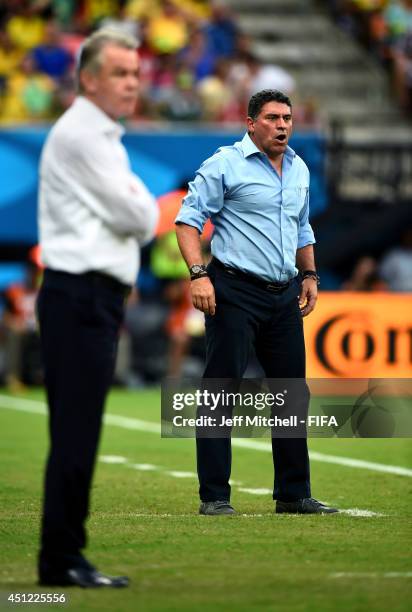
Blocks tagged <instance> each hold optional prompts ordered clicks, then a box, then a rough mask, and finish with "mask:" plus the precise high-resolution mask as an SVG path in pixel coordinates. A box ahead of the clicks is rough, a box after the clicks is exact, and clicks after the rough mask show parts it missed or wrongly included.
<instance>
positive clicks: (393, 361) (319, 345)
mask: <svg viewBox="0 0 412 612" xmlns="http://www.w3.org/2000/svg"><path fill="white" fill-rule="evenodd" d="M305 336H306V348H307V354H308V355H307V362H308V375H309V376H310V377H325V376H326V377H329V376H331V377H336V376H337V377H346V378H362V377H392V378H398V377H399V378H402V377H410V376H412V295H410V294H405V295H400V294H396V295H393V294H386V293H376V294H357V293H356V294H355V293H330V292H327V293H321V294H320V297H319V301H318V305H317V307H316V310H315V311H314V313H313V314H312V315H310V316H309V317H308V319H307V320H306V321H305Z"/></svg>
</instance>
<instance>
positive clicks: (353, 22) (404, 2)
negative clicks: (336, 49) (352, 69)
mask: <svg viewBox="0 0 412 612" xmlns="http://www.w3.org/2000/svg"><path fill="white" fill-rule="evenodd" d="M330 4H331V5H332V6H333V11H334V15H335V19H336V20H337V22H338V23H339V24H340V25H341V27H342V28H344V29H345V30H346V31H347V32H349V33H350V34H351V35H352V36H354V37H355V38H357V39H358V40H359V41H360V42H362V44H364V45H365V46H366V47H367V48H368V49H369V50H370V51H372V52H373V53H374V54H375V55H376V57H377V58H378V59H379V60H380V61H381V62H382V64H383V65H384V66H385V67H386V68H387V69H388V70H389V71H390V73H391V77H392V81H393V90H394V92H395V94H396V96H397V98H398V100H399V103H400V105H401V107H402V108H403V109H404V110H405V112H406V113H407V114H409V115H410V113H411V112H412V0H332V2H331V3H330Z"/></svg>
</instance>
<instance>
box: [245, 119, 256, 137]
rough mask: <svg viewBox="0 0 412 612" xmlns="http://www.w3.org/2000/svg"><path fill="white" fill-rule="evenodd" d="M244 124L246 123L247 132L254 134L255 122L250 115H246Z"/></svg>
mask: <svg viewBox="0 0 412 612" xmlns="http://www.w3.org/2000/svg"><path fill="white" fill-rule="evenodd" d="M246 124H247V131H248V133H249V134H254V132H255V127H254V126H255V122H254V120H253V119H252V117H248V118H247V119H246Z"/></svg>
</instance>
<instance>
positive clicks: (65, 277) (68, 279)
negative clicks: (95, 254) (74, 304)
mask: <svg viewBox="0 0 412 612" xmlns="http://www.w3.org/2000/svg"><path fill="white" fill-rule="evenodd" d="M43 282H44V285H45V286H50V287H55V288H59V287H61V288H62V289H67V288H68V287H72V288H73V289H79V290H82V289H87V288H90V287H102V288H103V289H108V290H109V291H112V292H113V293H117V294H119V295H122V296H123V297H127V296H128V295H129V294H130V291H131V287H130V286H129V285H125V284H124V283H122V282H120V281H118V280H117V279H115V278H113V276H109V275H108V274H104V273H103V272H83V273H82V274H72V273H71V272H63V271H61V270H52V269H51V268H46V269H45V271H44V280H43Z"/></svg>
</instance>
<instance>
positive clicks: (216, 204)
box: [176, 134, 315, 282]
mask: <svg viewBox="0 0 412 612" xmlns="http://www.w3.org/2000/svg"><path fill="white" fill-rule="evenodd" d="M209 217H210V218H211V221H212V223H213V224H214V226H215V229H214V233H213V238H212V245H211V249H212V255H214V256H215V257H217V259H219V260H220V261H221V262H222V263H224V264H226V265H228V266H232V267H234V268H238V269H239V270H242V271H243V272H249V273H251V274H254V275H255V276H259V277H261V278H264V279H266V280H268V281H277V282H282V281H288V280H290V279H291V278H293V277H294V276H296V274H297V272H298V270H297V268H296V265H295V261H296V250H297V249H300V248H302V247H304V246H306V245H308V244H313V243H314V242H315V238H314V235H313V231H312V228H311V226H310V224H309V170H308V168H307V166H306V164H305V162H304V161H303V160H302V159H301V158H300V157H299V156H298V155H296V153H295V152H294V151H293V149H291V148H290V147H287V148H286V151H285V154H284V156H283V162H282V177H280V176H279V174H278V173H277V172H276V170H275V169H274V168H273V166H272V165H271V163H270V161H269V159H268V157H267V156H266V155H265V153H262V152H261V151H259V149H258V148H257V147H256V145H255V144H254V142H253V141H252V140H251V138H250V137H249V135H248V134H245V136H244V138H243V140H242V141H241V142H235V144H234V145H232V146H229V147H221V148H220V149H218V150H217V151H216V153H215V154H214V155H212V157H209V159H207V160H206V161H205V162H203V164H202V165H201V167H200V168H199V170H198V171H197V173H196V176H195V179H194V181H192V182H191V183H189V193H188V195H187V196H186V197H185V198H184V200H183V204H182V207H181V209H180V211H179V214H178V216H177V217H176V223H185V224H187V225H191V226H193V227H196V228H197V229H198V230H199V232H202V230H203V226H204V224H205V223H206V221H207V219H209Z"/></svg>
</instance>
